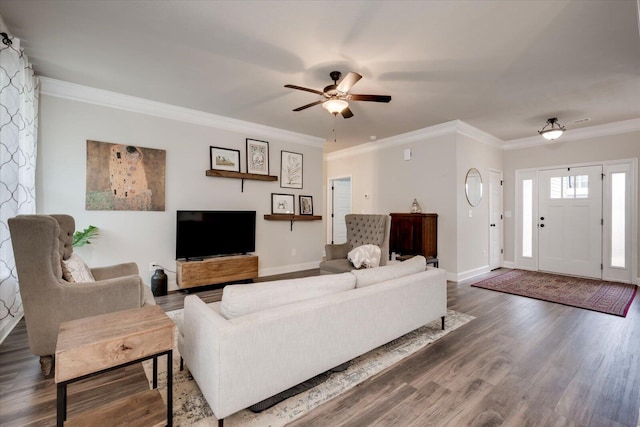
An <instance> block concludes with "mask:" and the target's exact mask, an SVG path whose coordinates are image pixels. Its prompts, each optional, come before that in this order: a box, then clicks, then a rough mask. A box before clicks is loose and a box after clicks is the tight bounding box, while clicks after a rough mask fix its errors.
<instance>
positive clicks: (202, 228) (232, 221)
mask: <svg viewBox="0 0 640 427" xmlns="http://www.w3.org/2000/svg"><path fill="white" fill-rule="evenodd" d="M255 250H256V211H177V225H176V259H183V258H184V259H187V260H189V259H193V260H195V259H202V258H207V257H213V256H222V255H235V254H246V253H249V252H254V251H255Z"/></svg>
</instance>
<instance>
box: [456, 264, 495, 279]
mask: <svg viewBox="0 0 640 427" xmlns="http://www.w3.org/2000/svg"><path fill="white" fill-rule="evenodd" d="M490 271H491V267H489V266H488V265H483V266H482V267H478V268H474V269H472V270H467V271H463V272H461V273H447V280H449V281H451V282H462V281H463V280H467V279H472V278H474V277H476V276H480V275H481V274H485V273H488V272H490Z"/></svg>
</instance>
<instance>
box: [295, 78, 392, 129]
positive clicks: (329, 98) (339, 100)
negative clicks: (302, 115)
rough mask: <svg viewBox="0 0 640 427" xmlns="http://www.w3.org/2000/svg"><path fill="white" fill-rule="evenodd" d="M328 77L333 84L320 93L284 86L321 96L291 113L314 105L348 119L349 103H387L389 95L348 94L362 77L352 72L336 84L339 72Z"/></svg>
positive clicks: (349, 115)
mask: <svg viewBox="0 0 640 427" xmlns="http://www.w3.org/2000/svg"><path fill="white" fill-rule="evenodd" d="M329 77H331V80H333V84H332V85H329V86H326V87H325V88H324V89H323V90H322V91H319V90H315V89H309V88H306V87H302V86H296V85H284V87H287V88H290V89H297V90H304V91H306V92H311V93H315V94H318V95H320V96H322V98H321V99H319V100H317V101H314V102H312V103H310V104H307V105H303V106H302V107H298V108H296V109H294V110H293V111H302V110H304V109H307V108H309V107H313V106H314V105H318V104H322V106H323V107H324V108H325V109H326V110H327V111H329V112H330V113H331V114H333V115H334V116H336V115H338V114H342V117H344V118H345V119H348V118H349V117H353V113H352V112H351V110H350V109H349V101H370V102H389V101H391V96H389V95H360V94H355V93H349V91H350V90H351V88H352V87H353V85H355V84H356V83H357V82H358V80H360V79H361V78H362V76H361V75H360V74H358V73H354V72H353V71H351V72H349V74H347V75H346V76H345V78H344V79H342V81H341V82H340V84H338V80H340V78H341V77H342V73H341V72H340V71H332V72H330V73H329Z"/></svg>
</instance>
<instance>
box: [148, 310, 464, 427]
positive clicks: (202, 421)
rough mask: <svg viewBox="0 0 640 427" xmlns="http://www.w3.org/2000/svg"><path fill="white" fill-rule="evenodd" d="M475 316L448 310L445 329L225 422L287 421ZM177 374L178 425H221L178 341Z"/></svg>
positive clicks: (162, 375) (416, 336)
mask: <svg viewBox="0 0 640 427" xmlns="http://www.w3.org/2000/svg"><path fill="white" fill-rule="evenodd" d="M182 313H183V311H182V310H175V311H170V312H167V315H168V316H169V317H170V318H171V319H172V320H174V321H177V319H179V318H180V317H182ZM473 319H474V317H473V316H470V315H467V314H463V313H458V312H456V311H453V310H449V311H448V312H447V317H446V318H445V330H444V331H443V330H442V329H441V328H440V326H441V325H440V319H438V320H436V321H434V322H432V323H429V324H428V325H425V326H423V327H421V328H419V329H416V330H415V331H412V332H409V333H408V334H406V335H403V336H402V337H400V338H398V339H396V340H394V341H391V342H390V343H387V344H385V345H383V346H380V347H378V348H376V349H374V350H371V351H370V352H368V353H366V354H364V355H362V356H360V357H357V358H356V359H353V360H352V361H351V364H350V365H349V368H347V369H346V370H344V371H342V372H334V373H332V374H331V376H330V377H329V379H328V380H327V381H325V382H323V383H321V384H319V385H317V386H315V387H313V388H311V389H309V390H307V391H304V392H302V393H300V394H297V395H295V396H292V397H290V398H288V399H287V400H284V401H282V402H280V403H278V404H276V405H275V406H272V407H271V408H269V409H267V410H265V411H263V412H260V413H254V412H251V411H249V410H248V409H244V410H242V411H240V412H236V413H235V414H233V415H231V416H229V417H227V418H225V420H224V425H225V427H233V426H252V427H258V426H260V427H264V426H270V427H277V426H284V425H285V424H287V423H289V422H291V421H293V420H294V419H296V418H299V417H301V416H303V415H305V414H306V413H307V412H309V411H311V410H312V409H314V408H315V407H317V406H319V405H321V404H323V403H325V402H327V401H329V400H330V399H332V398H334V397H336V396H338V395H340V394H341V393H344V392H345V391H347V390H349V389H350V388H352V387H354V386H356V385H357V384H359V383H361V382H362V381H364V380H366V379H367V378H369V377H371V376H373V375H375V374H377V373H378V372H380V371H382V370H384V369H386V368H388V367H389V366H391V365H393V364H395V363H397V362H399V361H400V360H402V359H404V358H405V357H407V356H409V355H411V354H413V353H415V352H416V351H418V350H420V349H421V348H423V347H425V346H427V345H428V344H431V343H432V342H434V341H436V340H438V339H439V338H442V337H443V336H445V335H447V334H448V333H450V332H452V331H454V330H455V329H457V328H459V327H460V326H462V325H464V324H466V323H467V322H469V321H471V320H473ZM176 336H177V330H176ZM165 366H166V362H162V361H160V362H159V363H158V387H159V389H160V394H161V395H162V398H163V399H164V400H165V402H166V398H167V393H166V381H167V375H166V368H165ZM143 367H144V371H145V374H146V376H147V379H149V386H151V376H152V362H151V361H150V360H148V361H146V362H143ZM173 373H174V376H173V396H174V400H173V424H174V425H175V426H201V427H205V426H217V425H218V424H217V423H218V421H217V420H216V418H215V417H214V415H213V412H211V409H210V408H209V405H208V403H207V401H206V399H205V398H204V397H203V396H202V392H201V391H200V389H199V388H198V384H196V382H195V381H194V380H193V378H192V377H191V375H190V374H189V371H188V369H187V367H185V370H184V371H180V355H179V354H178V351H177V346H174V350H173Z"/></svg>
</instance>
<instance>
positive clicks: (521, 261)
mask: <svg viewBox="0 0 640 427" xmlns="http://www.w3.org/2000/svg"><path fill="white" fill-rule="evenodd" d="M597 165H602V170H603V173H604V175H605V178H604V183H603V188H602V202H603V209H602V215H603V218H604V227H603V238H602V256H603V273H602V277H603V280H615V281H618V282H625V283H633V284H638V186H637V182H638V159H637V158H632V159H619V160H606V161H593V162H585V163H576V164H566V165H551V166H544V167H537V168H527V169H517V170H516V171H515V185H514V191H515V204H516V205H515V209H514V211H515V218H514V220H515V221H514V222H515V224H514V232H515V233H514V236H513V239H514V240H513V243H514V246H513V248H514V249H513V250H514V255H513V257H514V264H515V267H516V268H519V269H523V270H535V271H537V270H538V230H537V228H538V227H537V224H538V222H537V218H539V215H538V184H539V177H538V171H541V170H545V169H546V170H548V169H557V168H567V167H569V168H576V167H582V166H597ZM620 167H624V168H626V170H627V172H628V174H629V189H628V193H627V194H628V197H629V207H630V214H629V231H628V233H627V235H629V236H630V248H629V253H628V260H629V263H628V265H629V267H628V268H626V269H625V270H627V271H626V272H625V274H624V277H623V276H622V275H621V274H620V271H619V270H616V271H615V272H614V271H613V270H612V268H610V267H609V266H608V262H607V260H606V259H604V258H605V256H606V255H607V254H609V251H610V249H609V246H608V243H609V240H608V238H609V237H610V236H611V224H610V222H609V221H607V214H606V212H607V210H608V208H609V206H607V205H605V203H606V202H607V201H609V200H611V190H610V185H609V184H610V183H609V182H608V180H609V179H610V174H611V173H612V172H615V171H616V170H619V169H620ZM524 180H532V182H533V188H532V190H533V191H532V196H533V200H532V210H533V219H534V224H533V227H535V232H534V233H533V236H532V237H533V238H532V256H531V257H527V256H523V255H522V235H523V227H524V226H523V223H522V215H523V212H522V206H523V200H522V191H521V185H522V182H523V181H524Z"/></svg>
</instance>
